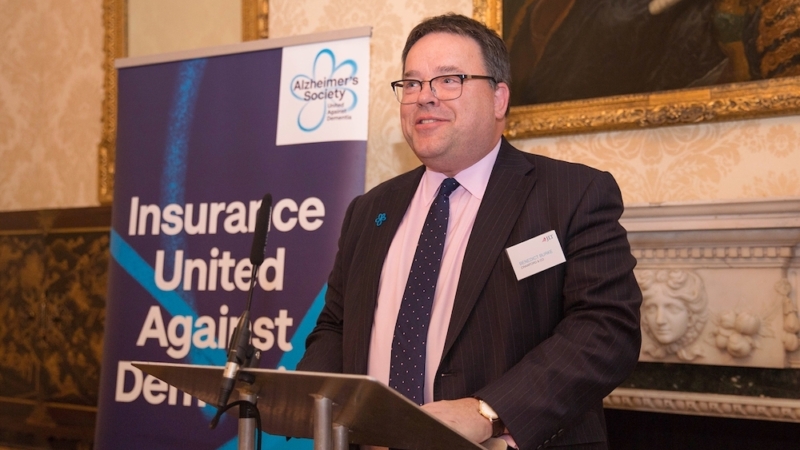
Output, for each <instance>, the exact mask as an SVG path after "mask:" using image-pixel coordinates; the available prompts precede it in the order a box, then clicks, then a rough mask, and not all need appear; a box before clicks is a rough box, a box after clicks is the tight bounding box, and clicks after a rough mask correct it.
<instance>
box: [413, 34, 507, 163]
mask: <svg viewBox="0 0 800 450" xmlns="http://www.w3.org/2000/svg"><path fill="white" fill-rule="evenodd" d="M453 74H467V75H488V73H487V70H486V68H485V67H484V63H483V57H482V54H481V49H480V46H479V45H478V43H477V42H475V41H473V40H472V39H470V38H467V37H463V36H459V35H455V34H450V33H432V34H428V35H426V36H425V37H423V38H422V39H420V40H419V41H417V42H416V43H415V44H414V46H413V47H411V50H410V51H409V52H408V55H407V57H406V61H405V72H404V74H403V78H406V79H416V80H425V81H427V80H430V79H431V78H434V77H437V76H440V75H453ZM507 104H508V86H507V85H506V84H505V83H500V84H498V86H497V88H496V89H495V88H494V87H493V86H492V84H491V82H490V81H489V80H465V81H464V85H463V90H462V93H461V97H459V98H457V99H455V100H446V101H441V100H439V99H437V98H436V97H434V95H433V93H432V92H431V90H430V86H429V84H428V83H424V86H423V88H422V92H420V94H419V98H418V99H417V102H416V103H412V104H408V105H400V122H401V125H402V128H403V135H404V136H405V138H406V141H407V142H408V144H409V145H410V146H411V149H412V150H413V151H414V153H415V154H416V155H417V157H418V158H419V159H420V161H422V163H423V164H425V165H426V166H427V167H429V168H430V169H432V170H434V171H437V172H442V173H445V174H446V175H448V176H454V175H455V174H457V173H458V172H460V171H462V170H464V169H466V168H467V167H470V166H471V165H473V164H475V163H476V162H478V161H479V160H480V159H481V158H483V157H484V156H486V154H487V153H489V151H491V150H492V148H493V147H494V145H495V144H496V143H497V141H498V140H499V139H500V135H501V134H502V132H503V127H504V126H505V109H506V105H507Z"/></svg>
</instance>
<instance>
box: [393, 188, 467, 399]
mask: <svg viewBox="0 0 800 450" xmlns="http://www.w3.org/2000/svg"><path fill="white" fill-rule="evenodd" d="M457 187H458V181H456V180H455V178H448V179H446V180H444V181H443V182H442V185H441V186H440V187H439V193H438V194H437V195H436V199H434V201H433V204H432V205H431V209H429V210H428V216H427V217H426V218H425V225H424V226H423V227H422V233H420V235H419V242H418V243H417V251H416V253H414V261H413V262H412V263H411V271H410V273H409V274H408V282H407V283H406V290H405V292H404V293H403V302H402V304H401V305H400V312H399V313H398V314H397V324H396V325H395V328H394V339H393V340H392V364H391V369H390V371H389V386H391V387H392V388H394V389H395V390H397V391H399V392H400V393H401V394H403V395H405V396H406V397H408V398H409V399H410V400H411V401H413V402H416V403H417V404H418V405H421V404H422V403H423V386H424V385H425V344H426V342H427V340H428V325H429V324H430V321H431V310H432V309H433V294H434V292H435V291H436V281H437V279H438V278H439V267H440V266H441V265H442V253H444V240H445V237H446V236H447V221H448V218H449V216H450V194H451V193H452V192H453V191H454V190H455V189H456V188H457Z"/></svg>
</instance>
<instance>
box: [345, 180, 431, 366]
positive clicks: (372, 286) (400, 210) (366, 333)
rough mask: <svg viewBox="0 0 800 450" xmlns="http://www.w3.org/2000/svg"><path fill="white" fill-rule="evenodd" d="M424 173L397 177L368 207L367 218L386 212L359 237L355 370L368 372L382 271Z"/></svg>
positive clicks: (354, 350)
mask: <svg viewBox="0 0 800 450" xmlns="http://www.w3.org/2000/svg"><path fill="white" fill-rule="evenodd" d="M424 172H425V167H424V166H421V167H420V168H418V169H415V170H413V171H411V172H409V173H407V174H406V175H404V176H402V177H400V178H399V179H397V180H396V181H395V182H394V183H393V184H392V186H390V187H388V188H387V190H386V192H385V193H384V194H383V195H380V196H377V197H376V198H375V199H374V200H373V201H372V203H371V204H370V205H369V206H368V210H367V213H366V219H367V220H369V221H374V220H376V219H377V218H378V217H379V216H380V215H381V214H385V221H384V222H382V223H381V224H380V225H378V222H374V223H372V222H371V223H370V224H369V225H368V226H367V227H366V228H365V229H364V235H363V236H361V237H359V240H361V241H362V242H368V243H369V244H368V246H367V247H366V248H367V251H366V252H364V253H363V254H362V253H360V254H359V255H358V257H363V258H366V259H367V263H366V264H364V265H363V267H364V272H363V273H362V274H361V275H360V279H361V281H360V282H361V283H364V286H366V288H365V289H364V290H362V291H361V293H362V294H363V295H360V296H359V297H360V298H359V299H358V304H359V306H358V307H356V308H355V309H354V310H353V311H354V313H355V314H357V315H358V316H359V317H356V318H355V320H353V321H352V323H354V324H357V325H359V326H360V329H358V331H357V334H358V338H357V339H356V340H355V342H354V343H353V344H354V345H353V347H351V349H350V350H351V351H353V352H354V360H353V361H354V363H355V364H356V367H355V368H354V369H355V371H354V373H367V360H368V358H369V342H370V336H371V334H372V323H373V319H374V314H375V305H376V303H377V301H378V286H379V284H380V279H381V271H382V270H383V264H384V262H385V260H386V255H387V254H388V253H389V247H390V246H391V245H392V240H393V239H394V235H395V234H396V233H397V229H398V228H399V227H400V222H402V220H403V217H404V216H405V214H406V210H407V209H408V205H409V204H411V199H412V198H413V197H414V193H415V192H416V191H417V186H418V185H419V181H420V179H421V178H422V174H423V173H424ZM362 217H363V216H362Z"/></svg>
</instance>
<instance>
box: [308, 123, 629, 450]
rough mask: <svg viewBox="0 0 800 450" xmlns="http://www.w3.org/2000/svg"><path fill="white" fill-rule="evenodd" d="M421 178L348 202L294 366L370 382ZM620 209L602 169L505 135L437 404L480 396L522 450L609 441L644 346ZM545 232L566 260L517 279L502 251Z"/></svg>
mask: <svg viewBox="0 0 800 450" xmlns="http://www.w3.org/2000/svg"><path fill="white" fill-rule="evenodd" d="M423 171H424V167H420V168H418V169H416V170H413V171H411V172H408V173H406V174H403V175H400V176H398V177H396V178H394V179H392V180H389V181H387V182H385V183H383V184H381V185H379V186H377V187H375V188H374V189H372V190H371V191H370V192H368V193H366V194H364V195H362V196H360V197H358V198H356V199H355V200H353V202H352V203H351V204H350V206H349V208H348V210H347V215H346V217H345V220H344V223H343V225H342V232H341V237H340V240H339V252H338V254H337V256H336V262H335V265H334V268H333V271H332V273H331V275H330V278H329V281H328V283H329V285H328V293H327V298H326V304H325V307H324V309H323V311H322V313H321V314H320V317H319V320H318V322H317V325H316V328H315V329H314V331H313V332H312V333H311V335H310V336H309V337H308V340H307V343H306V347H307V348H306V353H305V356H304V357H303V359H302V361H301V362H300V364H299V365H298V369H299V370H311V371H324V372H344V373H355V374H365V373H366V371H367V355H368V351H369V341H370V332H371V328H372V320H373V314H374V310H375V303H376V298H377V293H378V282H379V280H380V274H381V268H382V266H383V261H384V258H385V256H386V253H387V252H388V250H389V245H390V244H391V242H392V238H393V237H394V234H395V231H396V230H397V228H398V226H399V224H400V221H401V219H402V218H403V215H404V214H405V211H406V209H407V207H408V205H409V203H410V202H411V198H412V197H413V195H414V192H415V190H416V188H417V185H418V183H419V181H420V178H421V177H422V173H423ZM622 210H623V206H622V196H621V194H620V191H619V188H618V187H617V184H616V182H615V181H614V179H613V177H612V176H611V175H610V174H608V173H606V172H600V171H597V170H595V169H592V168H589V167H586V166H583V165H579V164H571V163H566V162H563V161H556V160H553V159H549V158H545V157H542V156H537V155H531V154H528V153H524V152H521V151H519V150H517V149H515V148H514V147H512V146H511V145H510V144H509V143H508V142H507V141H506V140H505V139H503V142H502V145H501V147H500V152H499V154H498V157H497V162H496V163H495V166H494V168H493V169H492V175H491V177H490V179H489V184H488V186H487V189H486V193H485V195H484V197H483V201H482V203H481V206H480V209H479V211H478V215H477V217H476V219H475V225H474V227H473V230H472V234H471V237H470V240H469V243H468V245H467V249H466V254H465V255H464V263H463V268H462V271H461V276H460V279H459V283H458V289H457V293H456V298H455V304H454V306H453V314H452V318H451V320H450V326H449V328H448V331H447V338H446V341H445V346H444V353H443V355H442V360H441V363H440V365H439V368H438V371H437V377H436V381H435V384H434V397H435V399H436V400H449V399H458V398H462V397H467V396H478V397H480V398H483V399H484V400H486V402H487V403H489V404H490V405H491V406H492V407H493V408H494V409H495V411H497V413H498V414H499V415H500V417H501V418H502V419H503V421H504V422H505V424H506V426H507V427H508V429H509V430H510V431H511V434H512V435H513V436H514V438H515V440H516V441H517V443H518V444H519V446H520V448H521V449H535V448H537V447H539V446H572V445H580V444H588V443H603V442H605V440H606V436H605V420H604V418H603V409H602V399H603V397H604V396H605V395H607V394H608V393H609V392H610V391H611V390H612V389H614V387H616V386H617V385H618V384H619V383H621V382H622V381H623V380H624V379H625V378H626V377H627V376H628V375H629V373H630V371H631V370H632V369H633V367H634V365H635V363H636V360H637V358H638V355H639V345H640V341H641V334H640V331H639V305H640V303H641V291H640V290H639V287H638V285H637V284H636V280H635V279H634V276H633V267H634V266H635V264H636V260H635V259H634V258H633V256H632V255H631V252H630V247H629V244H628V240H627V237H626V232H625V230H624V229H623V228H622V226H620V225H619V222H618V219H619V217H620V215H621V214H622ZM380 213H385V214H386V218H387V219H386V222H385V223H384V224H383V225H382V226H376V223H375V218H376V217H377V216H378V214H380ZM550 230H555V231H556V234H557V235H558V239H559V241H560V243H561V247H562V249H563V251H564V254H565V256H566V259H567V261H566V263H564V264H561V265H558V266H556V267H553V268H550V269H548V270H545V271H543V272H540V273H538V274H536V275H533V276H531V277H528V278H525V279H523V280H521V281H517V279H516V277H515V276H514V271H513V269H512V266H511V263H510V261H509V259H508V256H507V255H506V253H505V249H506V248H507V247H509V246H512V245H515V244H518V243H520V242H523V241H526V240H528V239H530V238H532V237H534V236H538V235H540V234H542V233H546V232H548V231H550ZM600 446H601V447H602V446H603V444H600Z"/></svg>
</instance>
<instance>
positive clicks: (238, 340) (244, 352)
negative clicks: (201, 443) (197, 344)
mask: <svg viewBox="0 0 800 450" xmlns="http://www.w3.org/2000/svg"><path fill="white" fill-rule="evenodd" d="M258 268H259V266H258V265H253V272H252V277H251V280H250V291H249V293H248V296H247V306H246V308H245V310H244V312H242V315H241V316H239V322H238V324H237V325H236V329H235V330H234V332H233V339H231V341H230V345H229V347H228V362H229V364H227V365H226V366H225V371H224V373H223V380H224V381H223V387H222V388H220V397H219V400H218V405H217V413H216V414H215V415H214V418H213V419H212V420H211V423H210V424H209V428H211V429H214V428H216V426H217V424H218V423H219V419H220V418H221V417H222V414H224V413H225V411H227V410H228V409H230V408H232V407H233V406H239V429H238V430H239V434H238V436H239V446H238V450H254V449H255V448H256V443H255V436H256V419H258V420H259V422H260V415H259V412H258V408H257V407H256V403H257V402H258V396H257V395H256V394H255V392H253V391H252V390H250V389H249V385H252V384H253V382H254V381H255V377H253V375H251V374H249V373H246V372H240V371H239V368H240V367H244V368H252V367H258V365H259V363H260V361H261V352H260V351H258V350H256V349H255V347H254V346H253V344H252V343H251V341H250V305H251V304H252V300H253V290H254V289H255V283H256V280H257V277H258ZM235 381H239V382H241V383H244V384H245V385H240V386H238V387H237V388H236V390H237V391H238V392H239V400H238V401H236V402H233V403H231V404H228V398H229V397H230V393H231V391H232V390H233V387H234V383H235ZM258 428H259V435H258V448H259V449H260V448H261V433H260V428H261V427H260V423H259V426H258Z"/></svg>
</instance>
